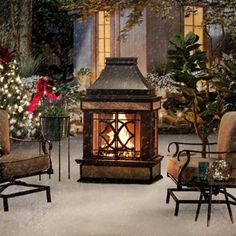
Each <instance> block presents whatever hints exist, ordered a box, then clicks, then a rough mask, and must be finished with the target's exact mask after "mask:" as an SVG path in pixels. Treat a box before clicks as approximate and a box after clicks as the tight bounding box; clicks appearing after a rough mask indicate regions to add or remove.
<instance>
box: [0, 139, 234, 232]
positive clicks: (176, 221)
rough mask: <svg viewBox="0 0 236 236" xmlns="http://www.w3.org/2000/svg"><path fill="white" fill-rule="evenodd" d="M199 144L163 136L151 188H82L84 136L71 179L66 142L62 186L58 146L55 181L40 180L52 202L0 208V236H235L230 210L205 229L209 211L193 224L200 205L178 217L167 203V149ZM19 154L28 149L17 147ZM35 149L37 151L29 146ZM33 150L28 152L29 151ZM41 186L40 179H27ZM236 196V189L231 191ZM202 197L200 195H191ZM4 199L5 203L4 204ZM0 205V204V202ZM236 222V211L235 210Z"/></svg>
mask: <svg viewBox="0 0 236 236" xmlns="http://www.w3.org/2000/svg"><path fill="white" fill-rule="evenodd" d="M177 140H178V141H194V140H195V141H196V140H197V139H196V137H195V135H160V137H159V149H160V151H159V152H160V154H163V155H164V156H165V158H164V159H163V161H162V175H163V179H161V180H159V181H157V182H155V183H154V184H151V185H138V184H91V183H78V182H77V180H78V179H79V166H78V165H77V164H76V163H75V161H74V159H77V158H81V156H82V137H81V136H78V137H73V138H72V139H71V179H70V180H68V179H67V157H66V151H67V148H66V147H67V145H66V140H64V141H63V144H62V145H63V150H62V159H63V161H62V181H61V182H59V181H58V146H57V143H54V150H53V156H52V159H53V167H54V172H55V173H54V175H53V176H52V178H51V179H48V176H46V175H45V176H42V181H41V183H42V184H48V185H50V186H51V194H52V203H47V202H46V196H45V193H44V192H42V193H35V194H31V195H27V196H22V197H17V198H13V199H10V200H9V212H4V211H3V207H2V205H0V217H1V219H0V236H31V235H32V236H57V235H58V236H87V235H95V236H113V235H114V236H115V235H117V236H118V235H120V236H168V235H173V236H174V235H175V236H178V235H181V236H185V235H186V236H189V235H191V236H194V235H201V236H204V235H209V236H213V235H214V236H217V235H218V236H222V235H227V236H231V235H232V236H233V235H236V224H235V225H234V224H231V222H230V218H229V215H228V211H227V208H226V206H224V205H213V207H212V217H211V225H210V227H207V225H206V223H207V219H206V217H207V206H206V205H203V206H202V209H201V212H200V215H199V219H198V221H197V222H195V221H194V218H195V212H196V205H180V211H179V216H178V217H176V216H174V201H173V200H171V202H170V204H166V203H165V198H166V190H167V188H168V187H171V186H174V183H173V182H172V181H171V180H170V179H169V178H167V177H166V161H167V159H168V158H169V157H168V156H167V144H168V143H169V142H170V141H177ZM15 148H16V149H17V150H19V151H21V150H22V149H23V150H24V149H25V146H18V147H15ZM31 149H35V147H33V146H32V147H31ZM28 150H29V149H28ZM25 180H28V181H31V182H36V183H38V182H39V181H38V177H32V178H28V179H25ZM231 192H232V193H234V195H236V189H233V190H231ZM190 195H191V196H189V195H188V196H186V195H185V196H184V197H195V198H198V195H196V193H192V194H190ZM0 200H1V199H0ZM0 204H1V203H0ZM232 210H233V215H234V217H235V219H236V206H232Z"/></svg>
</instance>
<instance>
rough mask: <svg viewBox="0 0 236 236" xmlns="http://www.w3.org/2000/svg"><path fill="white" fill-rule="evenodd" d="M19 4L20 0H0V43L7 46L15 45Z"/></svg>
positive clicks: (18, 24) (17, 31) (18, 23)
mask: <svg viewBox="0 0 236 236" xmlns="http://www.w3.org/2000/svg"><path fill="white" fill-rule="evenodd" d="M20 4H21V2H20V0H0V12H1V14H0V44H3V45H6V46H8V47H9V48H15V47H16V43H17V42H16V38H17V34H18V33H19V28H20ZM9 16H11V17H9Z"/></svg>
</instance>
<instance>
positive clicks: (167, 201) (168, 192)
mask: <svg viewBox="0 0 236 236" xmlns="http://www.w3.org/2000/svg"><path fill="white" fill-rule="evenodd" d="M169 202H170V190H169V189H167V194H166V203H167V204H168V203H169Z"/></svg>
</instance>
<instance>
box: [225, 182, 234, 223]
mask: <svg viewBox="0 0 236 236" xmlns="http://www.w3.org/2000/svg"><path fill="white" fill-rule="evenodd" d="M223 191H224V195H225V201H226V204H227V208H228V212H229V217H230V219H231V222H232V224H233V223H234V218H233V214H232V210H231V206H230V203H229V198H228V195H227V192H226V188H225V187H224V188H223Z"/></svg>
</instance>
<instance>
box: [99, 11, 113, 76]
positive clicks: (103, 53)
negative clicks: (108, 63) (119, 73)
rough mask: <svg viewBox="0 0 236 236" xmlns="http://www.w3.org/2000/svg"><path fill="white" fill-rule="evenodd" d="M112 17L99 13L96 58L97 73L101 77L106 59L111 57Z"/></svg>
mask: <svg viewBox="0 0 236 236" xmlns="http://www.w3.org/2000/svg"><path fill="white" fill-rule="evenodd" d="M110 26H111V24H110V16H109V15H108V14H107V13H106V12H104V11H101V12H99V13H98V26H97V37H98V39H97V40H98V41H97V57H96V60H97V62H96V64H97V68H96V72H97V75H99V74H100V73H101V71H102V69H103V68H104V67H105V58H106V57H110V52H111V46H110V28H111V27H110Z"/></svg>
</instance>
